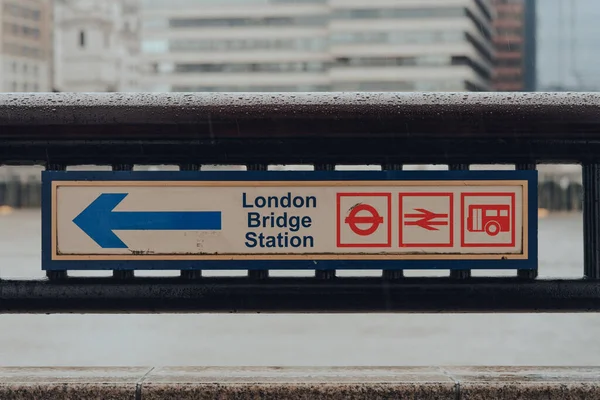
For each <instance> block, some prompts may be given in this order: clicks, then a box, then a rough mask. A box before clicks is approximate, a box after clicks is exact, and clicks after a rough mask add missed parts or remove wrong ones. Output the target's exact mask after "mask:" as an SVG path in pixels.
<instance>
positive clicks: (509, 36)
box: [492, 0, 536, 91]
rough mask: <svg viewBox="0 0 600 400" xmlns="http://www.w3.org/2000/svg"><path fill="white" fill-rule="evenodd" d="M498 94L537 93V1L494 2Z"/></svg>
mask: <svg viewBox="0 0 600 400" xmlns="http://www.w3.org/2000/svg"><path fill="white" fill-rule="evenodd" d="M492 4H493V6H494V11H495V18H494V30H495V36H494V47H495V50H496V68H495V70H494V79H493V89H494V90H495V91H533V90H534V89H535V65H536V40H535V29H536V24H535V23H536V18H535V0H492Z"/></svg>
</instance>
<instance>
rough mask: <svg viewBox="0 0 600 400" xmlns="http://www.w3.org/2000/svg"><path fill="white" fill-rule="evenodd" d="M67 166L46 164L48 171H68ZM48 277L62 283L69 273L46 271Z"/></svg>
mask: <svg viewBox="0 0 600 400" xmlns="http://www.w3.org/2000/svg"><path fill="white" fill-rule="evenodd" d="M66 170H67V165H66V164H60V163H53V162H48V163H47V164H46V171H66ZM46 277H47V278H48V279H49V280H50V281H53V282H55V281H60V280H65V279H67V278H68V273H67V271H46Z"/></svg>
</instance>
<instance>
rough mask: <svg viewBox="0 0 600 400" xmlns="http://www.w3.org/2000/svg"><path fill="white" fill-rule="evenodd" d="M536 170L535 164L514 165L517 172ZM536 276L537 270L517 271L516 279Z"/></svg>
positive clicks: (528, 278) (529, 278)
mask: <svg viewBox="0 0 600 400" xmlns="http://www.w3.org/2000/svg"><path fill="white" fill-rule="evenodd" d="M536 168H537V164H536V163H522V164H515V169H517V170H519V171H535V169H536ZM537 276H538V271H537V269H535V270H534V269H519V270H517V277H519V279H527V280H531V279H535V278H537Z"/></svg>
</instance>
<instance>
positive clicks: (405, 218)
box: [399, 192, 454, 248]
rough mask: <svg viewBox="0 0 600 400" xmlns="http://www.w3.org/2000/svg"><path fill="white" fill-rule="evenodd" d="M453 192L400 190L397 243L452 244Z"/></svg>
mask: <svg viewBox="0 0 600 400" xmlns="http://www.w3.org/2000/svg"><path fill="white" fill-rule="evenodd" d="M453 204H454V194H452V193H437V192H431V193H410V192H409V193H400V195H399V209H400V214H399V215H400V231H399V239H400V240H399V242H400V243H399V245H400V247H413V248H418V247H421V248H425V247H452V246H454V206H453Z"/></svg>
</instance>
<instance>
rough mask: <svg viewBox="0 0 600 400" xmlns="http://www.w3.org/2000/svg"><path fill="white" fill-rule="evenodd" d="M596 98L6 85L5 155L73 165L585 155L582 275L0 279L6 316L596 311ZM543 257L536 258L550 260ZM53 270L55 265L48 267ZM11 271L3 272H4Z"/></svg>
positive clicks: (523, 159)
mask: <svg viewBox="0 0 600 400" xmlns="http://www.w3.org/2000/svg"><path fill="white" fill-rule="evenodd" d="M599 139H600V95H597V94H591V93H579V94H573V93H560V94H557V93H533V94H526V93H454V94H438V93H423V94H406V93H328V94H321V93H289V94H239V93H231V94H172V93H169V94H22V95H14V94H10V95H8V94H7V95H0V162H1V163H4V164H21V165H24V164H39V163H43V164H45V165H46V167H47V169H49V170H64V169H66V167H67V166H70V165H89V164H97V165H112V168H113V170H119V171H127V170H131V169H132V168H133V167H134V165H136V164H144V165H148V164H175V165H179V166H180V167H181V169H182V170H198V169H199V167H200V165H203V164H240V165H247V167H248V169H249V170H266V169H267V166H268V165H271V164H313V165H314V167H315V169H316V170H332V169H335V166H336V165H339V164H345V165H347V164H355V165H364V164H378V165H381V166H382V168H383V169H386V170H399V169H402V165H403V164H448V166H449V169H452V170H465V169H468V168H469V165H470V164H497V163H504V164H514V165H515V166H516V168H517V169H522V170H529V169H535V168H536V164H537V163H546V162H551V163H581V164H582V168H583V185H584V196H583V211H584V265H583V266H582V267H583V268H582V272H583V273H582V275H583V277H582V279H580V280H539V279H535V278H536V276H534V275H531V273H530V271H522V273H520V274H519V276H516V277H514V278H475V277H471V276H470V271H469V270H467V269H465V270H457V271H452V273H451V274H450V276H449V277H447V278H405V277H404V276H403V274H402V271H401V270H398V271H388V272H386V273H384V274H383V275H382V276H381V277H352V278H350V277H348V278H346V277H337V276H336V274H335V271H315V277H314V278H286V277H269V274H268V271H267V270H262V271H253V272H251V273H249V274H248V276H247V277H236V278H216V277H215V278H209V277H202V276H201V273H198V272H197V271H194V273H186V274H182V276H181V277H173V278H141V277H135V275H134V273H133V272H132V271H115V274H114V276H113V277H112V278H70V277H67V276H66V274H65V273H62V272H61V271H58V272H54V273H53V274H50V275H49V278H52V279H50V280H44V281H15V280H1V281H0V312H69V311H82V312H133V311H135V312H141V311H148V312H153V311H161V312H167V311H219V312H231V311H233V312H254V311H273V312H286V311H290V312H301V311H310V312H327V311H331V312H354V311H373V312H403V311H419V312H426V311H432V312H438V311H478V312H482V311H511V312H518V311H597V310H600V219H599V218H600V206H599V204H600V184H599V180H600V140H599ZM543 268H544V265H540V269H543ZM49 272H50V271H49ZM0 278H1V277H0Z"/></svg>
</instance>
